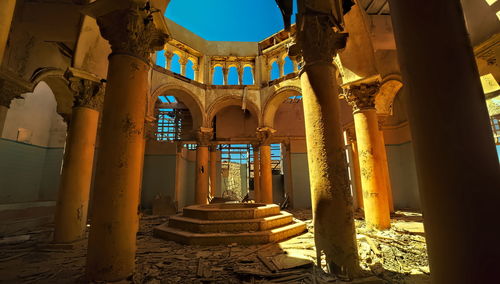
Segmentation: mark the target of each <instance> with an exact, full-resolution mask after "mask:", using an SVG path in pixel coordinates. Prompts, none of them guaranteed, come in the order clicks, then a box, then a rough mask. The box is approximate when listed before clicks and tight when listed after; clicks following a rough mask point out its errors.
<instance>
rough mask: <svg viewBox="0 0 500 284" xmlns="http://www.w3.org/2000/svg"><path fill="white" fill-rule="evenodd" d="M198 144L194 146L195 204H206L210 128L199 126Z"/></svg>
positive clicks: (211, 134)
mask: <svg viewBox="0 0 500 284" xmlns="http://www.w3.org/2000/svg"><path fill="white" fill-rule="evenodd" d="M196 136H197V137H196V139H197V140H198V146H197V147H196V168H195V171H196V172H195V178H196V187H195V194H194V196H195V204H208V196H209V186H208V180H209V167H208V146H209V144H210V140H211V139H212V136H213V132H212V128H201V129H200V130H199V131H198V132H197V133H196Z"/></svg>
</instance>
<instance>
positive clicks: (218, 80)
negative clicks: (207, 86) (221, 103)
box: [212, 66, 224, 85]
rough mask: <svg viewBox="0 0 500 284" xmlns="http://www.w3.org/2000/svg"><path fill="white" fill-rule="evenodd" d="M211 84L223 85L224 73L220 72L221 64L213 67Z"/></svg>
mask: <svg viewBox="0 0 500 284" xmlns="http://www.w3.org/2000/svg"><path fill="white" fill-rule="evenodd" d="M212 85H224V75H223V74H222V66H215V67H214V74H213V77H212Z"/></svg>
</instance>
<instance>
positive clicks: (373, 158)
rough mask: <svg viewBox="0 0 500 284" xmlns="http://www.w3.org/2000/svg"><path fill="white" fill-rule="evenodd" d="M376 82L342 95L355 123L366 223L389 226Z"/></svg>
mask: <svg viewBox="0 0 500 284" xmlns="http://www.w3.org/2000/svg"><path fill="white" fill-rule="evenodd" d="M379 87H380V84H379V83H378V82H372V83H366V84H365V83H362V84H359V85H351V86H350V87H349V89H347V90H346V93H347V94H345V95H342V97H344V98H345V99H346V101H347V102H348V103H349V104H350V105H351V106H352V108H353V114H354V127H355V129H356V139H357V142H358V150H359V153H358V156H359V165H360V167H361V184H362V188H363V205H364V209H365V220H366V224H367V226H369V227H372V228H375V229H378V230H385V229H388V228H390V227H391V217H390V212H389V201H388V197H387V195H388V193H387V185H386V178H385V174H384V170H383V168H384V167H387V164H385V165H384V161H387V158H384V157H383V154H384V152H385V151H382V148H383V147H384V145H382V143H383V142H382V138H381V135H380V134H381V133H380V131H379V125H378V119H377V111H376V109H375V95H376V94H377V92H378V90H379Z"/></svg>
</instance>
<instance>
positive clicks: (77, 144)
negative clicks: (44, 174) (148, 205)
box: [54, 68, 104, 243]
mask: <svg viewBox="0 0 500 284" xmlns="http://www.w3.org/2000/svg"><path fill="white" fill-rule="evenodd" d="M66 75H67V78H68V81H69V82H70V88H71V90H73V91H74V92H75V103H74V107H73V111H72V114H71V122H70V124H69V128H68V136H67V138H66V146H65V149H64V161H63V167H62V172H61V180H60V183H59V192H58V198H57V207H56V213H55V228H54V242H55V243H71V242H74V241H77V240H80V239H82V238H84V237H85V229H86V225H87V211H88V204H89V195H90V184H91V181H92V168H93V162H94V149H95V140H96V136H97V126H98V123H99V110H100V108H101V106H102V101H103V91H104V88H103V86H102V83H101V82H100V81H99V79H98V78H95V77H94V76H92V75H90V74H88V73H86V72H83V71H79V70H75V69H72V68H71V69H70V70H69V71H68V72H67V73H66Z"/></svg>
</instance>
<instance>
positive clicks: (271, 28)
mask: <svg viewBox="0 0 500 284" xmlns="http://www.w3.org/2000/svg"><path fill="white" fill-rule="evenodd" d="M165 16H166V17H167V18H169V19H171V20H173V21H174V22H176V23H178V24H179V25H181V26H183V27H185V28H187V29H189V30H190V31H192V32H194V33H195V34H197V35H199V36H201V37H202V38H204V39H206V40H214V41H215V40H217V41H261V40H263V39H265V38H266V37H269V36H270V35H272V34H274V33H276V32H278V31H280V30H281V29H283V20H282V16H281V12H280V10H279V9H278V6H277V5H276V1H275V0H171V1H170V4H169V5H168V8H167V11H166V13H165Z"/></svg>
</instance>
